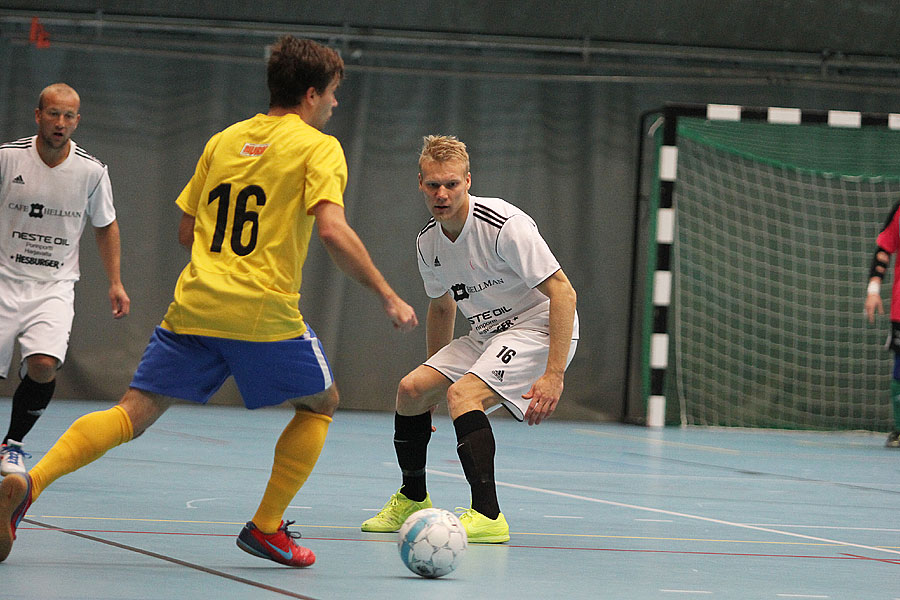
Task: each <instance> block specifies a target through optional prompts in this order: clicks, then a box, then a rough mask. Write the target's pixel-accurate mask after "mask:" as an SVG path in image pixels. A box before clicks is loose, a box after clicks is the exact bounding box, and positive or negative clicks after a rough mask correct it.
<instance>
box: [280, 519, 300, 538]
mask: <svg viewBox="0 0 900 600" xmlns="http://www.w3.org/2000/svg"><path fill="white" fill-rule="evenodd" d="M295 522H296V521H285V522H284V525H282V526H281V527H279V530H280V531H283V532H284V535H286V536H287V537H289V538H292V539H295V540H299V539H300V538H301V537H303V536H302V535H300V532H299V531H288V526H289V525H293V524H294V523H295Z"/></svg>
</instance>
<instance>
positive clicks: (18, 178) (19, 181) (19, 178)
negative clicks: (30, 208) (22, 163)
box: [12, 175, 25, 185]
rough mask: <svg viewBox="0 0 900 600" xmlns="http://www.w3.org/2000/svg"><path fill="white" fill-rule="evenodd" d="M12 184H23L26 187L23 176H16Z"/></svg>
mask: <svg viewBox="0 0 900 600" xmlns="http://www.w3.org/2000/svg"><path fill="white" fill-rule="evenodd" d="M12 182H13V183H21V184H22V185H25V180H24V179H22V176H21V175H16V178H15V179H13V181H12Z"/></svg>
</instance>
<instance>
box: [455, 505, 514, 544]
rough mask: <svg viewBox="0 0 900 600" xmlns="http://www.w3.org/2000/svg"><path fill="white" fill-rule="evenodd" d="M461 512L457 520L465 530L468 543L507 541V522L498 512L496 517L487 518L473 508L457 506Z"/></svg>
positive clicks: (498, 542) (500, 542)
mask: <svg viewBox="0 0 900 600" xmlns="http://www.w3.org/2000/svg"><path fill="white" fill-rule="evenodd" d="M456 510H461V511H463V513H462V514H461V515H459V520H460V522H461V523H462V524H463V527H464V528H465V530H466V535H467V536H468V538H469V543H470V544H502V543H503V542H508V541H509V523H507V522H506V517H504V516H503V513H500V514H499V515H498V516H497V518H496V519H489V518H487V517H486V516H484V515H483V514H481V513H480V512H478V511H477V510H475V509H474V508H457V509H456Z"/></svg>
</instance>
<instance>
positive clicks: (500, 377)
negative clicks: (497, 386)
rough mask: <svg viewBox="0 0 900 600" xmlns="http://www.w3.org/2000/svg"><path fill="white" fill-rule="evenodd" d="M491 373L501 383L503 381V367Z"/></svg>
mask: <svg viewBox="0 0 900 600" xmlns="http://www.w3.org/2000/svg"><path fill="white" fill-rule="evenodd" d="M491 375H493V376H494V378H495V379H496V380H497V381H499V382H500V383H503V369H497V370H496V371H491Z"/></svg>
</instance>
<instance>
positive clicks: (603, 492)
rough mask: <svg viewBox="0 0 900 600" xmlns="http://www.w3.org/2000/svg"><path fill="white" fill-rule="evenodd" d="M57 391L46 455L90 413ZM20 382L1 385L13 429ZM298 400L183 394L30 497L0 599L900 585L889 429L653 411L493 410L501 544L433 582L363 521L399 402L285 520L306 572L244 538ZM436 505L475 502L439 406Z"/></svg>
mask: <svg viewBox="0 0 900 600" xmlns="http://www.w3.org/2000/svg"><path fill="white" fill-rule="evenodd" d="M108 406H109V404H108V403H95V402H66V401H59V400H57V401H55V402H54V403H53V404H51V405H50V407H49V409H48V410H47V412H46V414H45V416H44V417H43V418H42V419H41V421H40V422H39V423H38V425H37V427H36V428H35V430H34V431H33V432H32V433H31V434H30V435H29V437H28V440H27V441H28V445H27V446H26V448H27V449H28V450H29V451H30V452H32V453H33V454H34V458H33V459H31V461H30V464H33V463H34V462H36V461H37V460H38V459H39V458H40V456H41V455H42V454H43V452H44V451H45V450H46V449H47V448H48V447H49V446H50V445H51V444H52V442H53V441H55V439H56V438H57V437H58V436H59V435H60V434H61V433H62V432H63V431H64V430H65V429H66V428H67V427H68V425H69V424H70V423H71V422H72V421H73V420H74V419H75V418H77V417H78V416H80V415H81V414H83V413H85V412H89V411H91V410H96V409H101V408H107V407H108ZM8 415H9V399H0V422H3V424H4V425H3V426H4V427H5V423H6V419H7V418H8ZM289 418H290V413H289V412H288V411H286V410H284V409H266V410H262V411H256V412H253V413H250V412H247V411H245V410H243V409H241V408H234V407H222V406H209V407H196V406H178V407H175V408H173V409H171V410H170V411H169V412H168V413H167V414H166V415H164V416H163V417H162V419H161V420H160V421H159V422H158V423H157V424H156V425H155V426H154V427H153V428H151V429H150V430H149V431H148V432H147V433H146V434H145V435H144V436H143V437H141V438H139V439H137V440H135V441H133V442H131V443H129V444H126V445H124V446H121V447H119V448H116V449H113V450H112V451H110V452H109V453H108V454H107V455H106V456H105V457H103V458H101V459H100V460H99V461H97V462H95V463H93V464H92V465H89V466H88V467H85V468H84V469H82V470H80V471H78V472H76V473H73V474H71V475H68V476H66V477H64V478H62V479H60V480H59V481H57V482H56V483H55V484H54V485H53V486H51V487H50V488H49V489H48V490H47V491H46V492H45V493H44V494H43V495H42V496H41V498H40V499H39V500H38V501H37V502H36V503H35V504H34V506H32V508H31V510H30V511H29V513H28V515H27V517H26V519H27V521H25V522H23V523H22V526H21V527H20V529H19V536H18V540H17V541H16V544H15V546H14V548H13V551H12V554H11V555H10V556H9V558H8V559H7V560H6V561H5V562H3V563H0V599H2V600H14V599H16V600H18V599H23V600H56V599H61V598H66V599H91V600H101V599H102V600H106V599H123V600H124V599H128V600H132V599H154V600H160V599H207V598H209V599H214V600H228V599H245V598H246V599H254V600H256V599H259V600H267V599H272V600H275V599H278V598H308V599H316V600H319V599H322V600H324V599H373V600H374V599H380V598H385V599H391V600H396V599H398V598H422V599H426V600H440V599H453V600H458V599H482V598H483V599H513V600H529V599H582V598H584V599H601V598H602V599H634V600H643V599H650V598H653V599H660V598H661V599H667V600H668V599H672V600H689V599H704V600H705V599H709V600H715V599H727V600H736V599H743V598H748V599H773V600H776V599H784V598H787V599H805V598H815V599H820V598H822V599H831V598H835V599H837V598H840V599H853V600H898V599H900V452H897V451H891V450H887V449H885V448H884V447H883V442H884V436H882V435H880V434H879V435H873V434H867V433H837V434H833V433H829V434H826V433H805V432H799V433H798V432H772V431H749V430H722V429H714V430H710V429H677V428H669V429H665V430H651V429H646V428H641V427H632V426H625V425H619V424H597V423H578V422H563V421H554V420H552V419H551V420H550V421H547V422H545V423H544V424H542V425H540V426H538V427H528V426H527V425H523V424H519V423H516V422H515V421H512V420H511V419H509V418H506V417H504V418H497V419H494V420H493V425H494V433H495V436H496V439H497V459H496V464H497V472H496V477H497V482H498V492H499V496H500V504H501V507H502V509H503V512H504V514H505V515H506V517H507V519H508V521H509V523H510V527H511V540H510V541H509V543H507V544H502V545H487V546H486V545H482V546H475V545H472V546H470V547H469V551H468V553H467V555H466V556H465V558H464V560H463V562H462V564H461V566H460V567H459V569H457V570H456V571H455V572H454V573H451V574H450V575H448V576H446V577H444V578H441V579H437V580H426V579H421V578H419V577H417V576H415V575H413V574H412V573H410V572H409V571H407V570H406V568H405V567H404V566H403V565H402V564H401V562H400V559H399V557H398V554H397V549H396V543H395V539H396V538H395V534H364V533H362V532H361V531H360V530H359V524H360V523H361V522H362V521H363V520H365V519H366V518H368V517H370V516H372V514H374V512H375V511H377V510H378V509H379V508H380V507H381V505H382V504H383V503H384V502H385V500H386V499H387V498H388V496H389V495H390V494H391V493H393V492H394V491H396V489H397V487H398V486H399V469H398V468H397V466H396V463H395V459H394V451H393V446H392V442H391V437H392V422H393V421H392V415H391V414H389V413H369V412H353V411H344V412H339V413H338V415H337V418H336V419H335V422H334V424H333V425H332V427H331V430H330V433H329V437H328V441H327V442H326V445H325V449H324V451H323V453H322V456H321V458H320V460H319V463H318V465H317V467H316V469H315V471H314V472H313V474H312V476H311V477H310V479H309V481H308V482H307V484H306V485H305V486H304V487H303V489H302V490H301V491H300V493H299V494H298V496H297V498H296V499H295V502H294V504H293V505H292V506H291V508H290V510H289V511H288V514H287V515H286V517H287V518H288V519H294V520H296V521H297V523H298V525H299V526H300V530H301V531H302V533H303V536H304V542H303V543H304V545H307V546H309V547H310V548H312V549H313V550H314V551H315V552H316V554H317V557H318V560H317V562H316V564H315V565H313V566H312V567H310V568H308V569H290V568H286V567H282V566H279V565H276V564H275V563H270V562H267V561H264V560H260V559H257V558H254V557H252V556H250V555H249V554H245V553H244V552H242V551H241V550H239V549H238V548H237V547H236V546H235V544H234V538H235V536H236V535H237V533H238V532H239V531H240V528H241V527H242V525H243V523H244V522H245V521H246V520H248V519H249V518H250V517H251V516H252V515H253V513H254V511H255V509H256V505H257V503H258V500H259V497H260V495H261V493H262V490H263V488H264V486H265V483H266V480H267V477H268V472H269V469H270V467H271V456H272V452H273V448H274V444H275V439H276V438H277V436H278V435H279V433H280V432H281V430H282V428H283V427H284V425H285V423H287V421H288V419H289ZM435 424H436V426H437V432H436V433H435V435H434V436H433V438H432V443H431V446H430V454H429V461H428V464H429V473H428V481H429V489H430V492H431V495H432V498H433V500H434V502H435V505H436V506H440V507H442V508H447V509H450V510H453V509H454V508H455V507H457V506H468V503H469V497H468V486H467V484H466V482H465V480H464V478H463V477H462V471H461V468H460V465H459V462H458V460H457V457H456V450H455V447H456V443H455V436H454V434H453V426H452V424H451V423H450V421H449V419H448V417H446V416H440V415H439V416H437V417H436V419H435Z"/></svg>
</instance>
